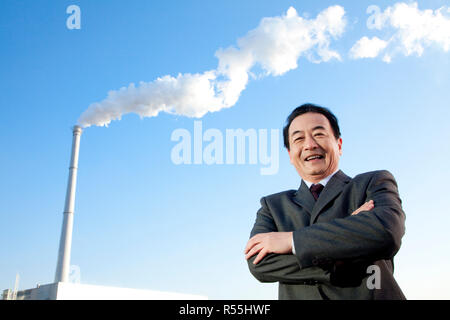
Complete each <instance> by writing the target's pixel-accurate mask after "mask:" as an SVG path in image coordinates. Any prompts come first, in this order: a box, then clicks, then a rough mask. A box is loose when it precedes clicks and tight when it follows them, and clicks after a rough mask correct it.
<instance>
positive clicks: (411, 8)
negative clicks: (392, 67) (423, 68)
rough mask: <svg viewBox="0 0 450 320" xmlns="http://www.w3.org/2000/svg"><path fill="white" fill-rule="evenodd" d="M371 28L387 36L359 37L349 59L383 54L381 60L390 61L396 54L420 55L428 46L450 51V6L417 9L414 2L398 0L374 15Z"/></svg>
mask: <svg viewBox="0 0 450 320" xmlns="http://www.w3.org/2000/svg"><path fill="white" fill-rule="evenodd" d="M369 8H370V7H369ZM370 28H371V29H377V30H384V31H385V33H387V34H390V35H389V36H387V37H386V39H384V40H382V39H379V38H377V37H373V38H371V39H369V38H367V37H363V38H361V39H360V40H358V41H357V42H356V43H355V45H354V46H353V47H352V48H351V49H350V57H351V58H353V59H361V58H375V57H377V56H379V55H381V54H383V61H385V62H390V61H391V59H392V57H393V56H395V55H397V54H403V55H405V56H410V55H413V54H415V55H417V56H419V57H420V56H421V55H422V54H423V52H424V50H425V48H427V47H430V46H435V47H438V48H442V49H443V50H444V51H445V52H447V51H449V50H450V7H445V6H444V7H441V8H439V9H437V10H430V9H426V10H420V9H419V8H418V5H417V2H414V3H409V4H408V3H403V2H398V3H396V4H394V5H393V6H390V7H387V8H386V9H385V10H384V12H377V13H376V14H374V16H373V23H372V24H371V26H370Z"/></svg>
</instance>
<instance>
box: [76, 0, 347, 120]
mask: <svg viewBox="0 0 450 320" xmlns="http://www.w3.org/2000/svg"><path fill="white" fill-rule="evenodd" d="M345 26H346V19H345V11H344V8H342V7H341V6H332V7H329V8H327V9H325V10H323V11H321V12H320V13H319V14H318V15H317V16H316V18H315V19H306V18H302V17H300V16H298V14H297V11H296V10H295V9H294V8H293V7H290V8H289V9H288V10H287V12H286V14H284V15H282V16H277V17H268V18H263V19H262V20H261V22H260V24H259V26H258V27H257V28H256V29H253V30H251V31H249V32H248V33H247V34H246V35H245V36H244V37H242V38H240V39H238V41H237V46H236V47H228V48H225V49H219V50H218V51H217V52H216V57H217V58H218V60H219V63H218V67H217V69H215V70H210V71H206V72H204V73H201V74H199V73H196V74H190V73H185V74H179V75H178V76H176V77H173V76H170V75H166V76H164V77H160V78H157V79H156V80H154V81H152V82H140V83H139V86H135V85H134V84H133V83H131V84H130V85H129V86H128V87H123V88H121V89H119V90H116V91H114V90H113V91H110V92H108V95H107V97H106V98H105V99H104V100H103V101H101V102H96V103H93V104H91V105H90V106H89V107H88V108H87V110H86V111H84V112H83V113H82V114H81V116H80V118H79V119H78V123H79V125H81V126H82V127H84V128H86V127H89V126H92V125H96V126H107V125H108V124H109V123H110V122H111V121H112V120H120V119H121V117H122V116H123V115H124V114H127V113H135V114H138V115H139V116H140V117H155V116H157V115H158V114H159V113H160V112H166V113H170V114H176V115H183V116H187V117H196V118H200V117H202V116H204V115H205V114H206V113H208V112H215V111H219V110H221V109H223V108H229V107H232V106H233V105H235V104H236V102H237V101H238V99H239V96H240V94H241V92H242V91H243V90H244V89H245V87H246V86H247V83H248V81H249V78H250V77H254V75H253V73H252V72H251V70H252V68H254V67H255V66H259V67H260V69H261V70H262V71H261V74H259V76H260V77H264V76H269V75H271V76H280V75H282V74H284V73H286V72H288V71H290V70H293V69H296V68H297V67H298V64H297V61H298V59H299V58H300V57H301V56H304V57H305V58H306V59H308V60H309V61H311V62H314V63H320V62H325V61H329V60H330V59H338V60H340V59H341V57H340V55H339V54H338V53H337V52H336V51H333V50H331V49H330V48H329V46H330V42H331V40H333V39H337V38H338V37H340V36H341V35H342V34H343V32H344V30H345Z"/></svg>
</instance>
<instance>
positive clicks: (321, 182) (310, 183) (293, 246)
mask: <svg viewBox="0 0 450 320" xmlns="http://www.w3.org/2000/svg"><path fill="white" fill-rule="evenodd" d="M338 171H339V169H338V170H336V171H335V172H333V173H332V174H330V175H329V176H328V177H326V178H324V179H322V180H320V181H319V182H318V184H321V185H323V187H324V188H325V186H326V185H327V183H328V181H330V179H331V177H333V176H334V174H335V173H336V172H338ZM302 180H303V181H304V182H305V184H306V185H307V186H308V189H309V188H311V186H312V185H313V183H312V182H309V181H306V180H304V179H302ZM292 254H295V245H294V235H293V234H292Z"/></svg>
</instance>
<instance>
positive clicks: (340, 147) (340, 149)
mask: <svg viewBox="0 0 450 320" xmlns="http://www.w3.org/2000/svg"><path fill="white" fill-rule="evenodd" d="M337 143H338V148H339V155H340V156H342V138H339V139H338V141H337Z"/></svg>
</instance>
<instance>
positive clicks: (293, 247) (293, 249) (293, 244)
mask: <svg viewBox="0 0 450 320" xmlns="http://www.w3.org/2000/svg"><path fill="white" fill-rule="evenodd" d="M292 254H295V243H294V235H293V234H292Z"/></svg>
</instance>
